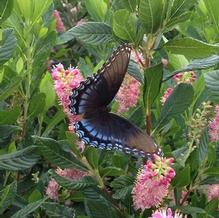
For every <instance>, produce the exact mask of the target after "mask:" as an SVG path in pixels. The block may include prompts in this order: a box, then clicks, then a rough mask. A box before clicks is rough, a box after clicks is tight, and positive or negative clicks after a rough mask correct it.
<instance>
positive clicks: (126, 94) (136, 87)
mask: <svg viewBox="0 0 219 218" xmlns="http://www.w3.org/2000/svg"><path fill="white" fill-rule="evenodd" d="M139 95H140V83H139V82H138V81H137V80H136V79H134V78H133V77H131V76H129V75H128V74H127V75H126V76H125V79H124V81H123V83H122V86H121V87H120V89H119V91H118V93H117V95H116V101H117V102H118V103H119V107H118V112H120V113H121V112H125V111H127V110H128V109H129V108H130V107H134V106H136V104H137V102H138V98H139Z"/></svg>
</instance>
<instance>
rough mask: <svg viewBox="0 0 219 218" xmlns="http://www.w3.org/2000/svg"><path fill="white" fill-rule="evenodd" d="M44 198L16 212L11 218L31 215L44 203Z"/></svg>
mask: <svg viewBox="0 0 219 218" xmlns="http://www.w3.org/2000/svg"><path fill="white" fill-rule="evenodd" d="M45 200H46V198H44V199H41V200H39V201H36V202H33V203H30V204H28V205H27V206H25V207H24V208H22V209H21V210H19V211H18V212H16V213H15V214H14V215H13V216H11V218H21V217H26V216H27V215H29V214H31V213H32V212H34V211H35V210H36V209H37V208H39V207H40V206H41V205H42V204H43V203H44V202H45Z"/></svg>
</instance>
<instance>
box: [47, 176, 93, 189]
mask: <svg viewBox="0 0 219 218" xmlns="http://www.w3.org/2000/svg"><path fill="white" fill-rule="evenodd" d="M51 174H52V178H54V179H55V180H56V181H57V182H58V183H59V185H61V186H62V187H64V188H67V189H71V190H82V189H84V188H87V187H90V186H96V183H95V182H94V180H93V179H92V178H91V177H89V176H84V177H82V178H81V179H80V180H72V179H68V178H65V177H62V176H59V175H57V174H56V173H54V172H52V173H51Z"/></svg>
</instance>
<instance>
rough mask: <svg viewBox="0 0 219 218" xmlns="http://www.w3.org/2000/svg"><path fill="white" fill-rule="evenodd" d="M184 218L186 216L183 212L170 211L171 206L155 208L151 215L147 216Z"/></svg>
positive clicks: (154, 217)
mask: <svg viewBox="0 0 219 218" xmlns="http://www.w3.org/2000/svg"><path fill="white" fill-rule="evenodd" d="M183 217H184V218H186V217H187V216H186V215H185V216H183V214H180V213H178V212H175V214H174V213H173V212H172V210H171V208H167V209H166V208H160V209H158V210H156V211H155V212H154V213H153V214H152V216H151V217H149V218H183Z"/></svg>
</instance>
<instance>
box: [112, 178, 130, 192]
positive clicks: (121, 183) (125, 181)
mask: <svg viewBox="0 0 219 218" xmlns="http://www.w3.org/2000/svg"><path fill="white" fill-rule="evenodd" d="M133 183H134V178H133V177H130V176H126V175H122V176H119V177H117V178H115V179H114V180H113V181H112V182H111V184H110V186H111V187H112V188H114V189H121V188H124V187H127V186H129V185H133Z"/></svg>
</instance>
